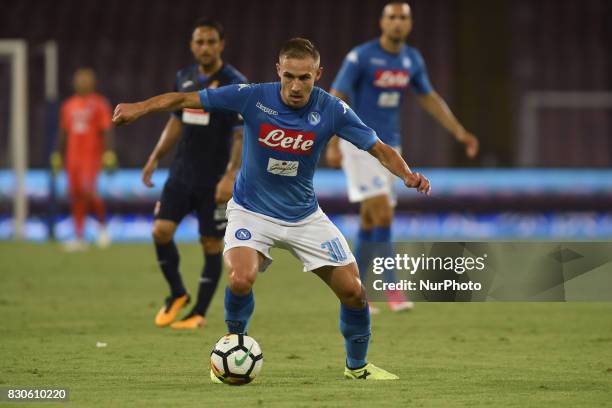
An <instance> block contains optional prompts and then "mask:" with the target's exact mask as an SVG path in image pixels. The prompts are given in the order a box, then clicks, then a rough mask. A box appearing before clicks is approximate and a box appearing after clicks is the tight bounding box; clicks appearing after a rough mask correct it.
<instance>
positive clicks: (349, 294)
mask: <svg viewBox="0 0 612 408" xmlns="http://www.w3.org/2000/svg"><path fill="white" fill-rule="evenodd" d="M340 301H341V302H342V304H344V305H345V306H348V307H351V308H354V309H360V308H362V307H364V306H365V304H366V296H365V290H364V289H363V286H361V284H359V285H353V286H351V288H347V290H346V291H345V293H343V296H342V299H340Z"/></svg>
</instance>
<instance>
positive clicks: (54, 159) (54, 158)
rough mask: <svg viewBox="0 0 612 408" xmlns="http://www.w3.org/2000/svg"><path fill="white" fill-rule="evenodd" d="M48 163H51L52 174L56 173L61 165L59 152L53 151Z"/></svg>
mask: <svg viewBox="0 0 612 408" xmlns="http://www.w3.org/2000/svg"><path fill="white" fill-rule="evenodd" d="M49 164H50V165H51V171H52V172H53V174H57V173H59V172H60V170H61V169H62V167H63V165H64V164H63V160H62V154H61V153H60V152H57V151H55V152H53V153H51V156H50V157H49Z"/></svg>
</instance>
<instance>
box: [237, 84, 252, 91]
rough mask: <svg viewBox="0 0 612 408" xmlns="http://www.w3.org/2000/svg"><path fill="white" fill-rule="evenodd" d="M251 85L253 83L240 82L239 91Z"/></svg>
mask: <svg viewBox="0 0 612 408" xmlns="http://www.w3.org/2000/svg"><path fill="white" fill-rule="evenodd" d="M249 86H251V84H239V85H238V92H240V91H242V90H243V89H244V88H248V87H249Z"/></svg>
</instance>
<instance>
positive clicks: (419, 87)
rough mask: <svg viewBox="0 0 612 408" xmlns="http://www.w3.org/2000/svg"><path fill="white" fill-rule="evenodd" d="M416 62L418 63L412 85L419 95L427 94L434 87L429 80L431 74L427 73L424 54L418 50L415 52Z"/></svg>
mask: <svg viewBox="0 0 612 408" xmlns="http://www.w3.org/2000/svg"><path fill="white" fill-rule="evenodd" d="M414 57H415V58H414V62H415V65H416V70H415V73H414V74H413V75H412V78H411V79H410V87H411V88H412V89H413V90H414V91H415V92H416V93H417V94H419V95H426V94H428V93H431V92H432V91H433V87H432V86H431V83H430V82H429V76H428V75H427V67H426V66H425V61H424V60H423V56H421V54H420V53H419V52H418V51H415V53H414Z"/></svg>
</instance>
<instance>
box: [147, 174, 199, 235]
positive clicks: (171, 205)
mask: <svg viewBox="0 0 612 408" xmlns="http://www.w3.org/2000/svg"><path fill="white" fill-rule="evenodd" d="M191 211H192V200H191V192H190V191H189V190H188V189H187V188H186V187H185V186H182V185H181V184H180V183H177V182H174V181H172V180H171V179H168V180H166V183H165V184H164V188H163V190H162V194H161V197H160V199H159V201H158V202H157V203H155V209H154V211H153V216H154V218H155V220H165V221H172V222H173V223H174V224H176V225H178V224H180V223H181V221H182V220H183V218H184V217H185V215H187V214H189V213H190V212H191Z"/></svg>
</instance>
